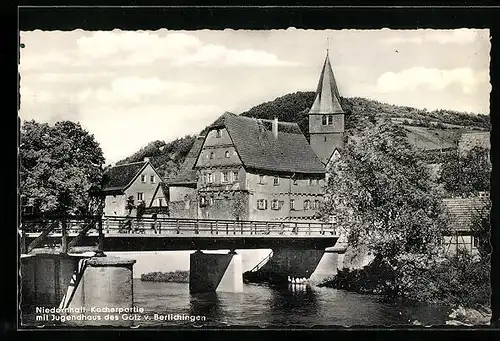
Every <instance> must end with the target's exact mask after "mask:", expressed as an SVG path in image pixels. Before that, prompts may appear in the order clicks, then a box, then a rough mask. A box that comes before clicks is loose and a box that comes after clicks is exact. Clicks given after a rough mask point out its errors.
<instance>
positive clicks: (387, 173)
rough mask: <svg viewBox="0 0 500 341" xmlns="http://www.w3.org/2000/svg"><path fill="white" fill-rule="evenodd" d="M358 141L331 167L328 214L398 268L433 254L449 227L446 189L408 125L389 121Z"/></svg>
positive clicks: (353, 240) (354, 238)
mask: <svg viewBox="0 0 500 341" xmlns="http://www.w3.org/2000/svg"><path fill="white" fill-rule="evenodd" d="M352 141H353V142H352V143H350V144H349V145H347V146H346V150H345V151H344V153H343V156H342V158H341V159H339V160H338V161H337V162H336V163H334V164H333V167H332V169H331V170H330V175H329V180H328V186H327V191H326V204H325V205H323V208H322V211H321V214H322V216H323V218H325V219H328V218H329V217H332V216H334V217H335V219H336V221H339V222H340V223H341V226H342V227H343V228H345V230H346V231H347V232H348V242H349V244H350V245H352V246H354V247H356V246H358V245H361V244H365V245H367V246H368V247H369V248H370V249H371V250H372V251H373V252H374V254H375V255H377V257H379V258H380V259H384V260H386V261H388V262H389V263H390V264H391V265H392V266H394V267H399V266H403V263H404V262H402V260H403V259H405V258H408V256H419V257H420V256H421V257H423V258H430V257H429V256H430V255H432V254H434V253H435V252H436V251H437V250H438V245H439V244H440V242H441V238H442V237H441V236H442V234H443V232H445V230H446V220H445V218H446V217H445V215H444V214H443V207H442V203H441V196H442V191H440V190H439V188H438V187H437V186H436V183H435V182H434V181H433V180H432V177H431V174H430V173H429V170H428V168H427V167H426V165H425V163H424V162H423V161H422V160H421V159H420V158H419V155H418V153H416V152H415V151H414V150H413V149H412V147H411V145H410V144H409V142H408V141H407V138H406V135H405V133H404V130H403V129H402V128H401V127H399V126H397V125H394V124H392V123H391V122H389V121H387V120H386V121H384V122H383V123H381V124H380V123H377V124H374V125H372V126H367V128H366V129H364V130H363V131H362V132H361V133H360V134H359V135H358V137H357V138H355V139H352Z"/></svg>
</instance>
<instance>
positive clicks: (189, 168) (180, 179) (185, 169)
mask: <svg viewBox="0 0 500 341" xmlns="http://www.w3.org/2000/svg"><path fill="white" fill-rule="evenodd" d="M204 139H205V138H204V137H203V136H198V137H197V138H196V140H195V141H194V144H193V146H192V147H191V150H190V151H189V153H188V155H187V156H186V159H185V160H184V163H183V164H182V166H181V168H180V170H179V173H178V174H177V176H176V177H175V178H174V179H172V180H170V181H169V182H168V185H186V184H196V181H197V179H196V170H195V169H194V165H195V163H196V160H197V158H198V154H199V153H200V150H201V147H202V146H203V140H204Z"/></svg>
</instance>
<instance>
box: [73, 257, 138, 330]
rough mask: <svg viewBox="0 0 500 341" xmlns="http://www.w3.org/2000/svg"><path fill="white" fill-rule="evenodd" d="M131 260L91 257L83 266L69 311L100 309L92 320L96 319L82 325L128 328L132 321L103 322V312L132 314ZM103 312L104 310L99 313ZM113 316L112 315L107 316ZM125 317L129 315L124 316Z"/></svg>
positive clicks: (104, 320) (120, 317)
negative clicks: (125, 310) (116, 311)
mask: <svg viewBox="0 0 500 341" xmlns="http://www.w3.org/2000/svg"><path fill="white" fill-rule="evenodd" d="M135 262H136V261H135V260H134V259H125V258H119V257H110V256H100V257H92V258H91V259H89V260H88V261H87V263H86V267H85V271H84V273H83V276H82V279H81V281H80V284H79V285H78V287H77V288H76V290H75V293H74V296H73V299H72V300H71V302H70V304H69V307H70V308H81V307H85V308H86V310H87V311H89V310H90V309H96V308H97V309H102V310H103V312H95V313H93V314H92V315H93V316H100V318H99V319H94V320H89V321H85V325H113V326H129V325H131V324H132V323H133V320H130V319H127V318H124V317H123V316H121V314H118V315H120V316H119V318H118V319H117V320H111V321H110V320H106V315H110V313H109V312H106V311H105V309H106V308H126V309H130V310H132V308H133V304H134V293H133V266H134V264H135ZM103 308H104V309H103ZM111 315H114V314H111ZM127 315H133V314H131V313H127Z"/></svg>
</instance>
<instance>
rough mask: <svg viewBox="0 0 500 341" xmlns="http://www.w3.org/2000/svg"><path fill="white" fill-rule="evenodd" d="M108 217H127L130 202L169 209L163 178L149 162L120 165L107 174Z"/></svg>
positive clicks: (105, 188) (105, 212)
mask: <svg viewBox="0 0 500 341" xmlns="http://www.w3.org/2000/svg"><path fill="white" fill-rule="evenodd" d="M103 192H104V195H105V205H104V215H105V216H126V215H128V214H129V213H130V212H129V210H128V209H127V203H128V202H130V203H131V204H133V205H135V206H137V205H138V204H139V203H140V202H143V203H144V204H145V207H162V206H165V207H166V206H167V204H168V203H167V200H166V198H167V196H166V194H165V193H164V186H162V179H161V176H160V175H159V174H158V172H157V171H156V170H155V169H154V167H153V166H152V165H151V163H150V162H149V160H145V161H140V162H134V163H128V164H123V165H117V166H114V167H111V168H109V169H108V170H107V171H106V172H105V174H104V188H103Z"/></svg>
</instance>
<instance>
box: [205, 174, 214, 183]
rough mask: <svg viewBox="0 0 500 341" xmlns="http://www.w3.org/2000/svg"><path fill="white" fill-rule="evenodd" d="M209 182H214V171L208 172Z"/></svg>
mask: <svg viewBox="0 0 500 341" xmlns="http://www.w3.org/2000/svg"><path fill="white" fill-rule="evenodd" d="M207 182H208V183H209V184H211V183H212V182H214V175H213V174H212V173H208V174H207Z"/></svg>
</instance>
